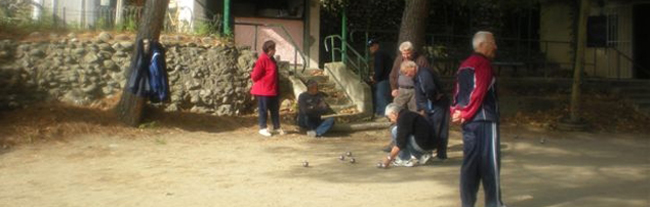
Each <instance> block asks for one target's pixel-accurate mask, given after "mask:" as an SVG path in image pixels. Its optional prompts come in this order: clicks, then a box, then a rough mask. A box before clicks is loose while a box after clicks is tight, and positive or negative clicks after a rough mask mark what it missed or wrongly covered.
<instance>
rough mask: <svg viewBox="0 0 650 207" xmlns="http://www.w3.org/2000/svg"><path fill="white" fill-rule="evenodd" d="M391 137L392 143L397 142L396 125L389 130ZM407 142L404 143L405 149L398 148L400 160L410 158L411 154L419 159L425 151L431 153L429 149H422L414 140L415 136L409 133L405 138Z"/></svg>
mask: <svg viewBox="0 0 650 207" xmlns="http://www.w3.org/2000/svg"><path fill="white" fill-rule="evenodd" d="M390 134H391V138H392V140H393V143H395V144H397V142H396V141H397V140H396V139H397V126H393V127H392V128H391V130H390ZM407 142H408V143H407V144H406V149H400V151H399V155H398V156H397V157H399V158H400V159H401V160H409V159H411V156H413V157H415V158H417V159H420V157H422V155H423V154H425V153H431V152H429V151H426V150H424V149H422V148H421V147H420V146H418V144H417V143H416V142H415V136H413V135H409V137H408V139H407Z"/></svg>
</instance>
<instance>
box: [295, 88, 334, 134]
mask: <svg viewBox="0 0 650 207" xmlns="http://www.w3.org/2000/svg"><path fill="white" fill-rule="evenodd" d="M325 96H326V95H325V94H324V93H323V92H318V93H317V94H315V95H312V94H309V93H308V92H303V93H301V94H300V95H299V96H298V125H299V126H301V127H305V128H309V129H315V128H316V127H318V125H320V124H321V122H322V121H323V120H322V119H321V116H322V115H323V114H325V113H326V112H327V111H328V109H329V107H328V106H327V104H326V103H325Z"/></svg>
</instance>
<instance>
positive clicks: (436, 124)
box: [401, 60, 449, 160]
mask: <svg viewBox="0 0 650 207" xmlns="http://www.w3.org/2000/svg"><path fill="white" fill-rule="evenodd" d="M401 68H402V69H401V72H402V74H404V75H405V76H407V77H410V78H412V79H413V82H414V86H415V103H416V105H417V111H418V112H419V113H420V114H421V115H422V116H424V117H426V118H427V120H429V122H430V124H431V130H432V133H433V134H432V136H435V137H436V139H438V140H439V141H440V143H438V144H437V148H436V157H438V159H440V160H445V159H447V143H448V140H449V139H448V137H449V98H447V96H446V95H445V93H444V91H443V87H442V83H441V81H440V78H439V77H438V73H436V72H431V70H429V69H428V68H419V67H418V65H417V64H416V63H415V62H413V61H410V60H409V61H405V62H403V63H402V66H401Z"/></svg>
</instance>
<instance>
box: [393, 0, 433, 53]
mask: <svg viewBox="0 0 650 207" xmlns="http://www.w3.org/2000/svg"><path fill="white" fill-rule="evenodd" d="M405 1H406V2H405V3H406V5H405V7H404V13H403V15H402V25H400V30H399V38H398V43H397V44H398V46H399V44H401V43H402V42H404V41H411V43H413V48H415V50H416V51H419V52H421V51H422V46H424V36H425V33H426V26H427V19H428V16H429V1H430V0H405Z"/></svg>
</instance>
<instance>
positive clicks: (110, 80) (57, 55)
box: [0, 33, 256, 115]
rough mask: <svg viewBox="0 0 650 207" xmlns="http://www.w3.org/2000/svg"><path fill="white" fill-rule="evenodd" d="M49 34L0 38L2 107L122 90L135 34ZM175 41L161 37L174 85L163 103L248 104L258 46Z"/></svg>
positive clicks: (89, 98) (208, 107) (214, 107)
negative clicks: (43, 37) (168, 100)
mask: <svg viewBox="0 0 650 207" xmlns="http://www.w3.org/2000/svg"><path fill="white" fill-rule="evenodd" d="M50 36H51V37H52V36H55V35H50ZM46 39H48V40H45V41H27V42H25V41H22V42H17V41H13V40H0V110H7V109H14V108H22V107H25V106H26V105H28V104H32V103H34V102H39V101H53V100H59V101H63V102H67V103H72V104H77V105H89V104H92V103H93V102H95V101H98V100H101V99H103V98H106V97H109V96H113V95H116V94H119V93H120V92H121V91H122V88H123V87H124V85H125V84H126V77H127V74H125V73H126V71H127V69H128V68H129V67H130V64H131V54H132V53H133V51H134V47H135V44H134V42H133V39H135V38H134V37H133V35H130V36H129V35H116V36H115V37H113V36H112V35H111V34H108V33H101V34H99V35H97V36H96V37H93V38H88V39H85V40H84V39H83V38H78V37H77V35H75V34H69V35H67V36H65V37H57V38H46ZM171 39H176V40H181V39H183V38H181V37H169V36H164V37H161V42H162V43H163V45H164V47H165V49H166V50H167V52H166V56H167V58H166V60H167V71H168V73H169V80H170V90H171V103H168V104H164V105H162V106H161V107H164V108H165V110H167V111H179V110H183V111H191V112H197V113H210V114H215V115H237V114H239V113H241V112H242V111H244V110H247V109H249V108H250V106H251V105H252V104H253V99H252V98H251V96H250V93H249V91H250V87H251V85H252V82H251V81H250V71H251V70H252V66H253V64H254V63H255V60H256V55H255V54H254V53H253V52H252V51H250V50H248V49H243V48H236V47H234V46H228V45H226V44H202V42H210V41H209V40H206V41H203V40H205V39H203V40H201V41H168V40H171ZM212 42H214V41H212Z"/></svg>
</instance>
